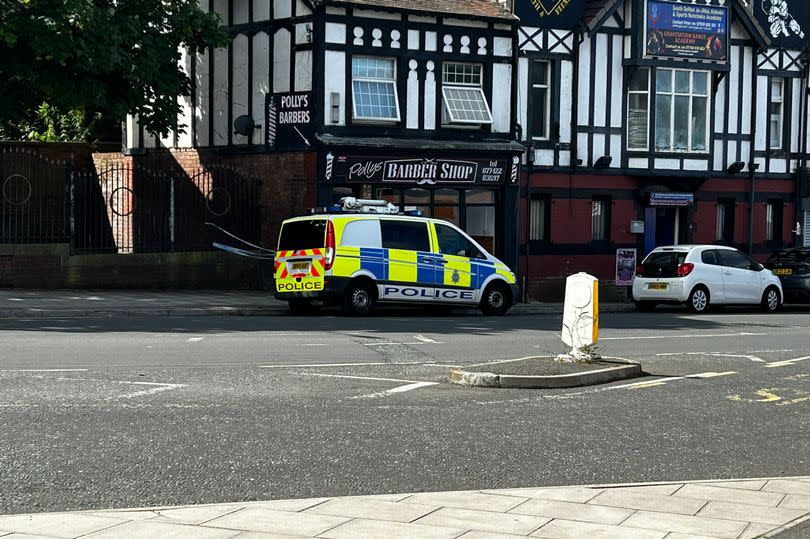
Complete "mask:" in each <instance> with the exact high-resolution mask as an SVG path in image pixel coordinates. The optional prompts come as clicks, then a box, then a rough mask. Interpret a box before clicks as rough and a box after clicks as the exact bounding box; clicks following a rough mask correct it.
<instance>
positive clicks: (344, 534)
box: [320, 519, 465, 539]
mask: <svg viewBox="0 0 810 539" xmlns="http://www.w3.org/2000/svg"><path fill="white" fill-rule="evenodd" d="M464 531H465V530H464V528H446V527H443V526H427V525H424V524H406V523H402V522H386V521H382V520H364V519H357V520H352V521H351V522H348V523H346V524H343V525H342V526H338V527H336V528H334V529H331V530H329V531H328V532H325V533H323V534H321V535H320V537H324V538H326V539H357V538H358V537H369V538H370V537H385V538H386V539H414V538H417V537H418V538H420V539H455V538H456V537H458V536H459V535H461V534H462V533H464Z"/></svg>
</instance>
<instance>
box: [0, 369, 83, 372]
mask: <svg viewBox="0 0 810 539" xmlns="http://www.w3.org/2000/svg"><path fill="white" fill-rule="evenodd" d="M2 370H3V371H4V372H87V369H2Z"/></svg>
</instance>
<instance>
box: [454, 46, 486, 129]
mask: <svg viewBox="0 0 810 539" xmlns="http://www.w3.org/2000/svg"><path fill="white" fill-rule="evenodd" d="M450 65H458V66H472V67H474V68H477V69H478V82H477V83H465V82H458V81H454V82H445V75H446V73H447V70H446V67H447V66H450ZM453 89H463V90H470V89H474V90H477V91H478V93H479V95H480V96H481V101H482V102H483V103H484V107H486V113H487V117H488V118H489V119H488V120H483V121H481V120H460V119H457V118H454V117H453V112H452V111H451V110H450V107H448V106H447V100H448V90H453ZM492 123H493V120H492V109H491V108H490V106H489V102H488V101H487V96H486V94H484V66H483V64H472V63H468V62H443V63H442V125H445V126H446V125H491V124H492Z"/></svg>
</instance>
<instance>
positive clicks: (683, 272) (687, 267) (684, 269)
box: [678, 262, 695, 277]
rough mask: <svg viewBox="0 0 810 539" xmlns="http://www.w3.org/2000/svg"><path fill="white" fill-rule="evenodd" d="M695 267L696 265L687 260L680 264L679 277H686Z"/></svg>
mask: <svg viewBox="0 0 810 539" xmlns="http://www.w3.org/2000/svg"><path fill="white" fill-rule="evenodd" d="M693 269H695V265H694V264H691V263H689V262H687V263H686V264H681V265H680V266H678V277H686V276H687V275H689V274H690V273H692V270H693Z"/></svg>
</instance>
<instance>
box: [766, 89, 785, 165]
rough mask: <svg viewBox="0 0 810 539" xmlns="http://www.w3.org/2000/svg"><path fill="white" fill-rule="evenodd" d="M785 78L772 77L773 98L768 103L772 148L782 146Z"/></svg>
mask: <svg viewBox="0 0 810 539" xmlns="http://www.w3.org/2000/svg"><path fill="white" fill-rule="evenodd" d="M784 90H785V79H780V78H772V79H771V99H770V102H769V103H768V125H769V131H770V148H771V149H778V148H781V147H782V132H783V130H782V125H783V121H784V101H785V96H784Z"/></svg>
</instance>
